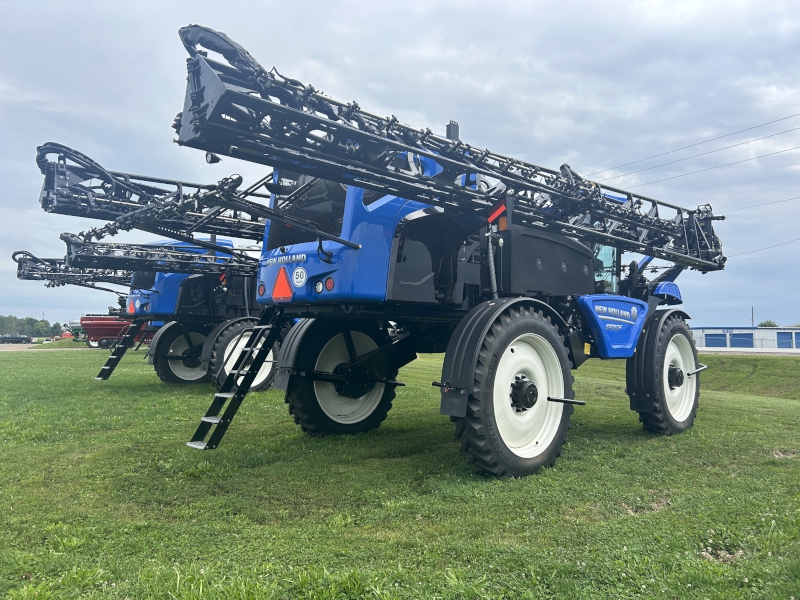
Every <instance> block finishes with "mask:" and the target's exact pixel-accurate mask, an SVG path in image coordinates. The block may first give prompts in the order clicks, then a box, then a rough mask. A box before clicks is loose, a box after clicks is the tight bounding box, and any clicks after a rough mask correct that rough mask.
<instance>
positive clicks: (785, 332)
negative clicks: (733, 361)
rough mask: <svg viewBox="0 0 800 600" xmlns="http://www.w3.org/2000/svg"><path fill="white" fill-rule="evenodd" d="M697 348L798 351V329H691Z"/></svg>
mask: <svg viewBox="0 0 800 600" xmlns="http://www.w3.org/2000/svg"><path fill="white" fill-rule="evenodd" d="M691 329H692V335H693V336H694V343H695V345H696V346H697V347H698V348H769V349H775V350H791V349H800V327H692V328H691Z"/></svg>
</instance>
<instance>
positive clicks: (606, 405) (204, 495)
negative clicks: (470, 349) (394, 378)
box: [0, 351, 800, 600]
mask: <svg viewBox="0 0 800 600" xmlns="http://www.w3.org/2000/svg"><path fill="white" fill-rule="evenodd" d="M142 354H143V352H142V351H139V352H137V353H129V354H128V355H127V356H126V357H125V359H124V360H123V362H122V364H121V366H120V367H119V368H118V369H117V372H116V373H115V374H114V376H113V377H112V378H111V379H110V380H109V381H106V382H101V381H94V380H93V379H92V377H93V376H94V375H95V374H96V373H97V372H98V371H99V368H100V366H101V365H102V364H103V362H104V360H105V357H106V353H105V352H88V351H87V352H66V351H52V352H7V353H1V354H0V390H2V391H0V597H2V596H3V595H6V594H7V595H8V597H9V598H77V597H91V598H106V597H110V598H131V599H134V598H135V599H139V598H167V597H168V598H182V599H183V598H186V599H189V598H226V599H228V598H230V599H233V598H270V597H275V598H361V597H375V598H613V599H615V600H616V599H619V598H698V599H702V598H720V599H722V598H724V599H731V598H782V599H786V600H789V598H791V597H792V596H794V597H795V598H796V599H798V600H800V360H798V359H794V358H779V357H728V356H724V357H720V356H706V357H703V358H702V360H703V362H706V363H707V364H709V365H710V367H711V368H710V369H709V370H708V371H706V372H704V373H703V374H702V395H701V400H700V402H701V404H700V410H699V413H698V418H697V424H696V425H695V427H694V428H693V429H691V430H690V431H689V432H687V433H685V434H683V435H680V436H676V437H672V438H664V437H655V436H652V435H650V434H647V433H645V432H644V431H643V430H642V429H641V426H640V425H639V423H638V420H637V416H636V414H635V413H632V412H630V410H628V402H627V397H626V396H625V395H624V392H623V389H624V363H623V362H604V363H601V362H598V361H594V360H593V361H590V362H589V363H587V364H586V365H585V366H584V367H582V368H581V369H580V370H579V371H578V372H577V373H576V375H577V377H576V379H577V382H576V386H575V388H576V390H575V391H576V397H577V398H579V399H584V400H587V401H588V405H587V406H585V407H576V411H575V415H574V416H573V428H572V431H571V432H570V441H569V443H568V444H567V445H566V446H565V448H564V453H563V455H562V456H561V458H560V459H559V460H558V463H557V466H556V468H555V469H549V470H546V471H543V472H541V473H540V474H538V475H536V476H533V477H528V478H525V479H522V480H505V481H498V480H492V479H486V478H484V477H481V476H477V475H474V474H473V473H472V472H471V469H470V468H469V467H468V466H467V464H466V463H465V457H464V455H462V454H460V453H459V451H458V444H457V443H456V442H455V441H454V440H453V438H452V432H453V426H452V424H451V423H450V422H449V420H448V419H447V418H446V417H443V416H440V415H439V414H438V390H437V389H436V388H433V387H431V386H430V382H431V381H433V380H434V379H439V376H440V363H441V356H423V357H421V359H420V360H418V361H417V362H415V363H413V364H412V365H409V366H408V367H406V368H405V369H404V370H403V371H402V372H401V373H400V377H399V379H401V380H403V381H406V382H407V384H408V387H405V388H401V389H399V390H398V394H397V400H396V401H395V407H394V408H393V409H392V412H391V413H390V414H389V418H388V419H387V420H386V422H385V423H384V424H383V426H381V428H380V429H379V430H377V431H374V432H371V433H368V434H364V435H358V436H346V437H331V438H325V439H314V438H311V437H309V436H306V435H304V434H303V433H302V432H301V431H300V429H299V428H298V427H297V426H295V425H294V424H293V423H292V421H291V419H290V418H289V416H288V414H287V410H286V406H285V405H284V403H283V397H282V394H281V393H278V392H275V391H269V392H265V393H258V394H251V395H250V396H248V398H247V400H246V401H245V404H244V405H243V407H242V409H241V410H240V412H239V415H238V416H237V418H236V422H235V423H234V424H233V426H232V427H231V429H230V430H229V432H228V434H227V437H226V438H225V440H224V441H223V443H222V446H221V447H220V448H219V449H218V450H216V451H213V452H211V451H209V452H198V451H195V450H191V449H189V448H187V447H186V446H185V445H184V442H185V441H186V440H188V439H189V438H190V436H191V434H192V433H193V431H194V429H195V426H196V425H197V423H198V420H199V417H200V416H201V415H202V414H203V413H204V411H205V410H206V408H207V407H208V404H209V402H210V400H211V397H212V388H211V386H210V385H207V384H204V385H200V386H188V387H187V386H167V385H165V384H162V383H161V382H159V380H158V379H157V377H156V376H155V374H154V372H153V370H152V368H151V367H148V366H147V365H146V364H145V363H144V361H143V360H142V359H141V355H142Z"/></svg>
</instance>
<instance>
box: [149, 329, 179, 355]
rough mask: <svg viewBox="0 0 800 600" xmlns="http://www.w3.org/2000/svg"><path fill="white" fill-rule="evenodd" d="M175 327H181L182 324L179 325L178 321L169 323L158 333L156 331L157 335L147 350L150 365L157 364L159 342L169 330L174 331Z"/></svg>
mask: <svg viewBox="0 0 800 600" xmlns="http://www.w3.org/2000/svg"><path fill="white" fill-rule="evenodd" d="M173 327H181V324H180V323H178V321H170V322H169V323H167V324H166V325H164V326H163V327H161V328H160V329H159V330H158V331H156V333H155V335H154V336H153V339H152V340H150V347H149V348H148V349H147V364H148V365H152V364H153V363H154V362H155V357H156V348H158V342H159V341H160V340H161V336H163V335H164V333H165V332H166V331H167V330H168V329H172V328H173Z"/></svg>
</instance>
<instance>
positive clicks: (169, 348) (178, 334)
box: [153, 325, 208, 383]
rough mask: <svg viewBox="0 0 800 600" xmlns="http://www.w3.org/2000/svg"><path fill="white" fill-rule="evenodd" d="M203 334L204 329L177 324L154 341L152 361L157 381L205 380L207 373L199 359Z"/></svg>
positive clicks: (204, 336)
mask: <svg viewBox="0 0 800 600" xmlns="http://www.w3.org/2000/svg"><path fill="white" fill-rule="evenodd" d="M184 333H185V335H184ZM207 335H208V332H207V331H206V330H205V329H201V328H193V327H189V326H180V325H179V326H173V327H171V328H170V329H169V330H167V331H165V332H164V335H163V336H161V337H160V338H159V340H158V347H157V348H155V354H154V358H153V367H154V368H155V370H156V374H157V375H158V377H159V379H161V381H163V382H164V383H202V382H205V381H208V372H207V371H206V369H204V368H203V364H202V361H201V360H200V353H201V352H202V349H203V342H205V340H206V336H207ZM187 336H188V337H189V340H191V345H190V344H189V340H187V339H186V338H187Z"/></svg>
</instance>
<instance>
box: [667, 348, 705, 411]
mask: <svg viewBox="0 0 800 600" xmlns="http://www.w3.org/2000/svg"><path fill="white" fill-rule="evenodd" d="M694 363H695V360H694V352H692V343H691V342H690V341H689V340H688V339H687V338H686V336H685V335H682V334H680V333H679V334H677V335H675V336H673V337H672V339H671V340H670V341H669V344H667V351H666V353H665V354H664V373H663V377H662V381H663V385H664V396H665V397H666V399H667V409H668V410H669V414H670V415H672V418H673V419H675V420H676V421H678V422H682V421H685V420H686V419H687V418H688V417H689V415H690V414H691V412H692V407H693V406H694V397H695V395H696V393H697V376H696V375H693V376H691V377H687V376H686V374H687V373H689V372H690V371H693V370H694V368H695V364H694ZM670 367H675V368H677V369H680V370H681V371H683V385H680V386H676V387H675V388H672V389H671V388H670V386H669V368H670Z"/></svg>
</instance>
